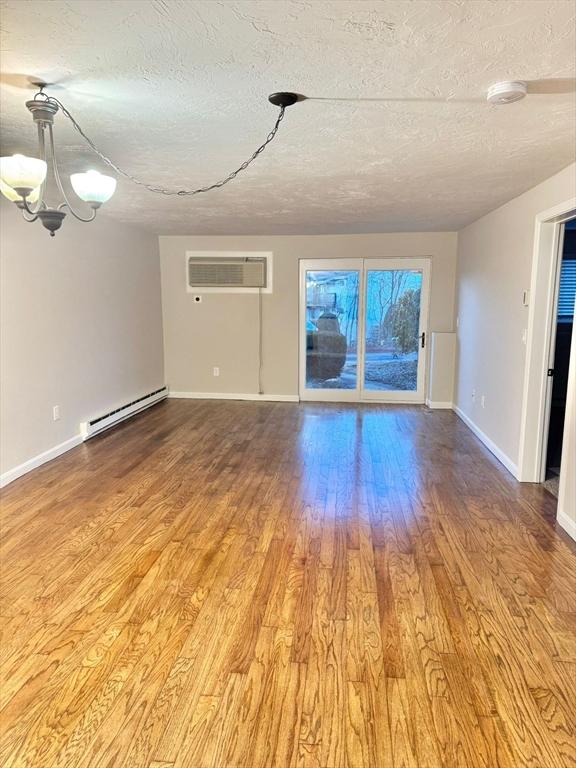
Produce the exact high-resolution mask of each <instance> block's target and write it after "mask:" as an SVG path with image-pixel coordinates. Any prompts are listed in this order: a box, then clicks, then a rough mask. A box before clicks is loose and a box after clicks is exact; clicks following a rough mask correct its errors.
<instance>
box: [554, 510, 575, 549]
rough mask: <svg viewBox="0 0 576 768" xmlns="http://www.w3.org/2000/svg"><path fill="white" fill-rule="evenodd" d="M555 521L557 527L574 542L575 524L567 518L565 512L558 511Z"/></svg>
mask: <svg viewBox="0 0 576 768" xmlns="http://www.w3.org/2000/svg"><path fill="white" fill-rule="evenodd" d="M556 520H557V521H558V525H559V526H560V527H561V528H564V530H565V531H566V533H567V534H568V536H570V537H571V538H572V539H574V541H576V522H574V520H572V518H571V517H568V515H567V514H566V513H565V512H562V510H558V514H557V516H556Z"/></svg>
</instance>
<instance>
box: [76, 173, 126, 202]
mask: <svg viewBox="0 0 576 768" xmlns="http://www.w3.org/2000/svg"><path fill="white" fill-rule="evenodd" d="M70 182H71V184H72V188H73V189H74V192H76V194H77V195H78V197H79V198H80V199H81V200H84V202H85V203H90V204H91V205H92V206H94V207H98V206H100V205H102V203H105V202H106V201H107V200H110V198H111V197H112V195H113V194H114V190H115V189H116V179H114V178H112V176H104V174H103V173H99V172H98V171H87V172H86V173H73V174H72V175H71V176H70Z"/></svg>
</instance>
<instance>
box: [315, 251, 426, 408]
mask: <svg viewBox="0 0 576 768" xmlns="http://www.w3.org/2000/svg"><path fill="white" fill-rule="evenodd" d="M429 271H430V262H429V260H428V259H413V258H403V259H362V258H354V259H324V260H316V261H301V262H300V397H301V398H302V399H303V400H351V401H355V400H356V401H357V400H378V401H381V402H424V392H425V374H426V349H425V341H426V330H427V314H428V294H429Z"/></svg>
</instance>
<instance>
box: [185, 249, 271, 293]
mask: <svg viewBox="0 0 576 768" xmlns="http://www.w3.org/2000/svg"><path fill="white" fill-rule="evenodd" d="M266 265H267V260H266V258H240V257H238V258H233V257H231V258H214V259H209V258H205V257H197V256H190V257H188V286H189V288H266Z"/></svg>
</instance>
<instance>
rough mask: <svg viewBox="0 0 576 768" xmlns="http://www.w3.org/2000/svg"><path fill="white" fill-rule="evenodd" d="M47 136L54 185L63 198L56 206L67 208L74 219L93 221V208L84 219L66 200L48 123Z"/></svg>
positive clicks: (85, 221) (94, 210)
mask: <svg viewBox="0 0 576 768" xmlns="http://www.w3.org/2000/svg"><path fill="white" fill-rule="evenodd" d="M48 136H49V140H50V153H51V155H52V169H53V171H54V178H55V180H56V185H57V186H58V189H59V190H60V194H61V195H62V197H63V198H64V202H63V203H60V205H59V206H58V210H59V211H60V210H61V209H62V208H68V210H69V211H70V213H71V214H72V216H74V218H75V219H78V221H83V222H84V223H85V224H87V223H88V222H90V221H94V219H95V218H96V209H95V208H93V209H92V214H91V215H90V216H89V217H88V218H87V219H85V218H84V217H83V216H81V215H80V214H79V213H76V211H75V210H74V208H73V206H72V204H71V203H70V201H69V200H68V197H67V196H66V192H65V191H64V186H63V184H62V180H61V179H60V172H59V170H58V161H57V160H56V150H55V148H54V133H53V131H52V125H48Z"/></svg>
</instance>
